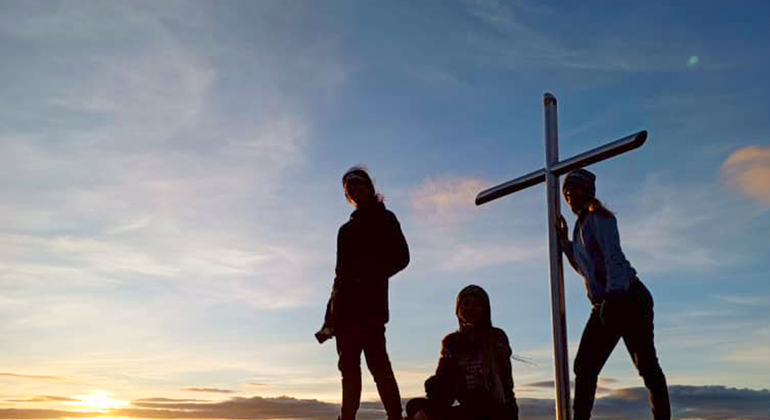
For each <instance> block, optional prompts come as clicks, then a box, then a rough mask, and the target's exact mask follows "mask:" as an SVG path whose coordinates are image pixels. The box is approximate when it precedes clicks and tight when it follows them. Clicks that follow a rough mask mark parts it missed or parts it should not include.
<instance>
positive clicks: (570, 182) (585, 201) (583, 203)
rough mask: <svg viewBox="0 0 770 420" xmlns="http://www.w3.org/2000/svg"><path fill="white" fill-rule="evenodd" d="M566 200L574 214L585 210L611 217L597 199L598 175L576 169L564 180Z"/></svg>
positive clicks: (563, 189) (610, 213)
mask: <svg viewBox="0 0 770 420" xmlns="http://www.w3.org/2000/svg"><path fill="white" fill-rule="evenodd" d="M562 192H563V193H564V200H565V201H566V202H567V205H569V207H570V209H572V212H573V213H575V214H580V213H581V212H582V211H583V210H588V211H596V212H598V213H600V214H602V215H603V216H611V215H612V212H611V211H609V210H608V209H607V208H606V207H605V206H604V204H602V202H601V201H599V200H598V199H597V198H596V175H594V174H593V173H592V172H590V171H588V170H585V169H576V170H574V171H572V172H570V173H569V174H567V177H566V178H565V179H564V187H562Z"/></svg>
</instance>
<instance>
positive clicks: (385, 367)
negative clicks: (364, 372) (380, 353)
mask: <svg viewBox="0 0 770 420" xmlns="http://www.w3.org/2000/svg"><path fill="white" fill-rule="evenodd" d="M367 366H368V367H369V372H371V373H372V376H373V377H374V380H375V381H376V382H379V381H381V380H383V379H385V380H388V379H391V378H393V377H394V375H393V368H392V367H391V366H390V362H389V361H388V360H379V361H375V362H368V361H367Z"/></svg>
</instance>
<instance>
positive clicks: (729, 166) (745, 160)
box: [722, 146, 770, 204]
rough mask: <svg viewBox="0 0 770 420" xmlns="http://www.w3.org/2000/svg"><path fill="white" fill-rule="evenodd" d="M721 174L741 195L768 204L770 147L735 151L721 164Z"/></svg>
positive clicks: (769, 197) (769, 201) (769, 202)
mask: <svg viewBox="0 0 770 420" xmlns="http://www.w3.org/2000/svg"><path fill="white" fill-rule="evenodd" d="M722 174H723V175H724V177H725V178H726V180H727V182H728V183H729V184H730V185H731V186H733V187H735V188H737V189H738V190H739V191H740V192H741V193H742V194H744V195H746V196H747V197H749V198H751V199H753V200H756V201H759V202H762V203H765V204H770V147H762V146H749V147H744V148H741V149H739V150H736V151H735V152H733V153H732V154H731V155H730V156H729V157H728V158H727V160H725V162H724V163H723V164H722Z"/></svg>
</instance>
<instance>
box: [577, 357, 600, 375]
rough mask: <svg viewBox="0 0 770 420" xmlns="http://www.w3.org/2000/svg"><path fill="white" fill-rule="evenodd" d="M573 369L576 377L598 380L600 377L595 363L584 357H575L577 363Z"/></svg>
mask: <svg viewBox="0 0 770 420" xmlns="http://www.w3.org/2000/svg"><path fill="white" fill-rule="evenodd" d="M572 370H573V371H574V372H575V377H576V378H582V379H589V380H590V379H593V380H596V379H598V377H599V372H598V369H596V367H595V366H594V365H593V364H591V363H587V362H586V360H585V359H583V358H577V359H575V365H574V366H573V367H572Z"/></svg>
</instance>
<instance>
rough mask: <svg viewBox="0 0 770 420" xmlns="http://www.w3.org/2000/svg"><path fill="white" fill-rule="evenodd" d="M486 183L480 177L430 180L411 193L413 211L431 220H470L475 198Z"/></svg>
mask: <svg viewBox="0 0 770 420" xmlns="http://www.w3.org/2000/svg"><path fill="white" fill-rule="evenodd" d="M485 185H486V183H485V182H484V181H482V180H480V179H478V178H467V177H457V176H443V177H437V178H434V177H429V178H426V179H425V180H424V181H423V183H422V185H420V186H418V187H416V188H415V189H414V190H412V192H411V194H410V198H411V204H412V208H413V209H414V210H415V212H416V213H417V214H418V216H420V217H423V218H425V219H428V220H433V221H439V222H443V223H447V222H455V221H459V220H462V219H464V218H467V217H469V216H470V215H471V214H472V213H473V210H474V207H475V205H474V199H475V198H476V194H478V193H479V192H480V191H481V190H482V189H484V187H485Z"/></svg>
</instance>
